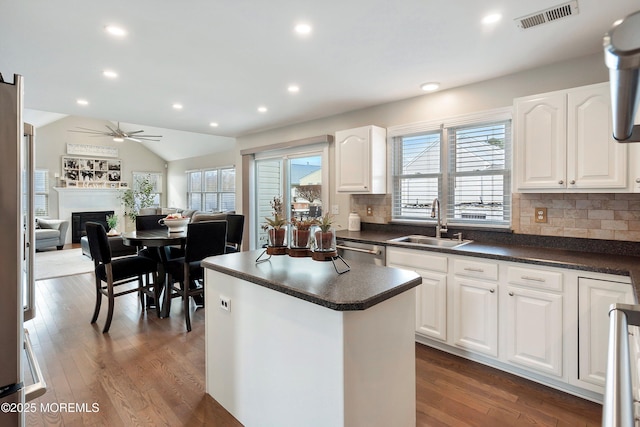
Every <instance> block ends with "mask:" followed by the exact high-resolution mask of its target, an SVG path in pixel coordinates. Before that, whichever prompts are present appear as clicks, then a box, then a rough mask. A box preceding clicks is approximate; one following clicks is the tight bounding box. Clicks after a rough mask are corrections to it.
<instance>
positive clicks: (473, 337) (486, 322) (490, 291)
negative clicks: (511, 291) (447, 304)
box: [452, 277, 498, 357]
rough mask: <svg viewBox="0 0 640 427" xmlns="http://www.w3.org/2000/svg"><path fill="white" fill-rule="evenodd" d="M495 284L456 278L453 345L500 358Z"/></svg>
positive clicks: (454, 286) (454, 284)
mask: <svg viewBox="0 0 640 427" xmlns="http://www.w3.org/2000/svg"><path fill="white" fill-rule="evenodd" d="M496 288H497V286H496V283H491V282H484V281H481V280H478V279H472V278H467V277H455V278H454V279H453V309H452V316H453V343H454V345H456V346H458V347H462V348H464V349H467V350H473V351H476V352H478V353H482V354H486V355H489V356H493V357H497V356H498V293H497V292H496Z"/></svg>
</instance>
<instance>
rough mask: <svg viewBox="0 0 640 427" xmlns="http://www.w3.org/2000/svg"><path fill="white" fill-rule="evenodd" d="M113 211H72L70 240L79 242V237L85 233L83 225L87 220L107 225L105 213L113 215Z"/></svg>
mask: <svg viewBox="0 0 640 427" xmlns="http://www.w3.org/2000/svg"><path fill="white" fill-rule="evenodd" d="M113 213H114V211H93V212H72V213H71V242H72V243H80V238H81V237H82V236H84V235H85V234H86V232H85V230H84V225H85V224H86V222H87V221H94V222H99V223H100V224H102V225H103V226H104V228H105V229H107V228H108V226H107V215H113Z"/></svg>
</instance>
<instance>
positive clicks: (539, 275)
mask: <svg viewBox="0 0 640 427" xmlns="http://www.w3.org/2000/svg"><path fill="white" fill-rule="evenodd" d="M507 281H508V282H509V283H510V284H512V285H520V286H527V287H529V288H536V289H547V290H550V291H558V292H562V273H560V272H556V271H545V270H539V269H536V268H523V267H512V266H509V268H508V269H507Z"/></svg>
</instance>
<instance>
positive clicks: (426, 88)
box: [420, 82, 440, 92]
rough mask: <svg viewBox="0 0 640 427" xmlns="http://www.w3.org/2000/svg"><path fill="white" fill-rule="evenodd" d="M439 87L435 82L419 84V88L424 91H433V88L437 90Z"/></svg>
mask: <svg viewBox="0 0 640 427" xmlns="http://www.w3.org/2000/svg"><path fill="white" fill-rule="evenodd" d="M439 87H440V83H436V82H430V83H423V84H422V85H420V89H422V90H423V91H425V92H433V91H434V90H438V88H439Z"/></svg>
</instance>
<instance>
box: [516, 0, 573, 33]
mask: <svg viewBox="0 0 640 427" xmlns="http://www.w3.org/2000/svg"><path fill="white" fill-rule="evenodd" d="M577 14H578V1H577V0H574V1H570V2H567V3H563V4H561V5H558V6H554V7H550V8H548V9H545V10H541V11H540V12H536V13H532V14H530V15H525V16H521V17H520V18H516V19H515V22H516V25H517V26H518V27H519V28H521V29H523V30H526V29H528V28H532V27H537V26H538V25H542V24H546V23H547V22H552V21H557V20H558V19H562V18H567V17H569V16H572V15H577Z"/></svg>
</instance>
